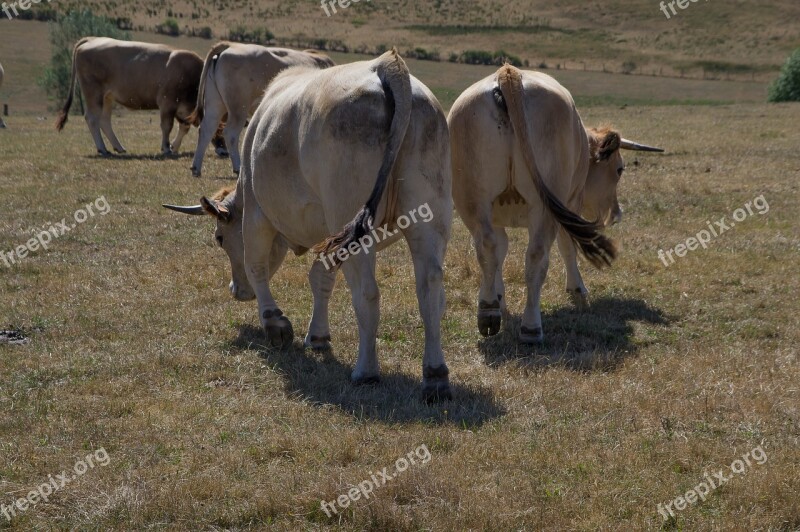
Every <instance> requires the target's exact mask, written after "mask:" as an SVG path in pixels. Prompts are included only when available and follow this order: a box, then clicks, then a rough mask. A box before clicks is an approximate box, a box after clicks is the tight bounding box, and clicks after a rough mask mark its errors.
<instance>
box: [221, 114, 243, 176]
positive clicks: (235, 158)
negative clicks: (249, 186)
mask: <svg viewBox="0 0 800 532" xmlns="http://www.w3.org/2000/svg"><path fill="white" fill-rule="evenodd" d="M228 118H229V120H228V123H227V124H225V130H224V131H223V132H222V135H223V136H224V137H225V144H226V145H227V147H228V153H229V154H230V157H231V164H232V165H233V173H234V174H236V175H239V168H241V166H242V160H241V157H240V156H239V135H240V134H241V133H242V129H244V123H245V121H246V118H242V117H239V116H236V115H234V114H233V113H228Z"/></svg>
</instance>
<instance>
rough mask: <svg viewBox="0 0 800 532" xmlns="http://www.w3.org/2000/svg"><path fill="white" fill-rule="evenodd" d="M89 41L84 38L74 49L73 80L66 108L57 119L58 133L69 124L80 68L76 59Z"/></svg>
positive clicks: (63, 108) (62, 109) (71, 80)
mask: <svg viewBox="0 0 800 532" xmlns="http://www.w3.org/2000/svg"><path fill="white" fill-rule="evenodd" d="M88 40H89V37H84V38H83V39H81V40H79V41H78V42H76V43H75V46H74V47H73V48H72V78H71V79H70V81H69V93H68V94H67V101H66V103H65V104H64V107H62V108H61V111H59V112H58V117H57V118H56V129H57V130H58V131H61V130H62V129H64V125H66V123H67V119H68V118H69V108H70V107H72V98H73V97H74V96H75V78H76V76H77V68H78V67H77V64H76V62H75V58H76V57H77V55H78V48H79V47H80V46H81V45H83V44H85V43H86V42H87V41H88Z"/></svg>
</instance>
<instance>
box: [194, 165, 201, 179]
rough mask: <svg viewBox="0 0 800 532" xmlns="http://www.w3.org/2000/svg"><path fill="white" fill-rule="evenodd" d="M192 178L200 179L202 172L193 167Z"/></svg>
mask: <svg viewBox="0 0 800 532" xmlns="http://www.w3.org/2000/svg"><path fill="white" fill-rule="evenodd" d="M192 177H200V170H198V169H197V168H195V167H194V166H192Z"/></svg>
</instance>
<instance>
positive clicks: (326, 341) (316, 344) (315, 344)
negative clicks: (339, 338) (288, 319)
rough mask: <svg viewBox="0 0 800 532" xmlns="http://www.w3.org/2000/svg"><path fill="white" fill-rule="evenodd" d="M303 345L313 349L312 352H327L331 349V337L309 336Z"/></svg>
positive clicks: (327, 335)
mask: <svg viewBox="0 0 800 532" xmlns="http://www.w3.org/2000/svg"><path fill="white" fill-rule="evenodd" d="M303 345H304V346H306V347H308V348H311V349H313V350H314V351H328V350H330V348H331V335H329V334H326V335H325V336H311V335H310V334H307V335H306V338H305V340H304V341H303Z"/></svg>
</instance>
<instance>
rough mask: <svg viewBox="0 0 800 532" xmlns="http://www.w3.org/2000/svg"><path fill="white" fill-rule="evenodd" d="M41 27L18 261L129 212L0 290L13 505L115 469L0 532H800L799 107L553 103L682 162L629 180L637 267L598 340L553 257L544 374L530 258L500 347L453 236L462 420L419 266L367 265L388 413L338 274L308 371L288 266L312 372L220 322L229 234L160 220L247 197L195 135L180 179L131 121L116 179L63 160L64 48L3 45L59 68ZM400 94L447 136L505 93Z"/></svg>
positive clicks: (518, 259) (22, 119)
mask: <svg viewBox="0 0 800 532" xmlns="http://www.w3.org/2000/svg"><path fill="white" fill-rule="evenodd" d="M696 7H697V8H698V9H700V8H702V7H705V6H696ZM654 9H655V8H654ZM43 27H44V25H41V24H38V23H32V22H24V21H17V22H15V23H14V24H3V25H2V29H3V32H4V33H3V34H2V35H0V45H2V51H3V54H2V56H0V60H2V62H3V64H4V66H5V69H6V76H7V80H6V83H7V85H6V86H4V87H3V88H2V89H0V91H2V98H3V99H5V98H6V95H7V94H11V95H13V96H14V98H15V99H14V100H12V101H15V102H19V103H18V105H15V107H12V110H13V109H15V108H19V109H21V111H20V113H18V114H16V115H13V116H11V117H9V118H8V119H7V123H8V125H9V129H8V130H0V198H1V199H2V200H3V201H2V205H3V207H4V209H3V212H2V213H1V214H0V252H8V251H10V250H12V249H14V248H16V247H17V246H19V245H20V244H24V243H25V242H26V241H28V240H29V239H30V238H32V237H33V236H34V235H35V233H37V232H38V231H39V230H40V229H41V228H42V227H43V226H49V225H51V224H56V223H57V222H59V221H60V220H61V219H62V218H67V221H69V218H71V217H72V216H73V213H75V212H76V211H77V210H78V209H84V208H85V207H86V205H87V204H90V203H93V202H95V201H96V200H97V199H98V198H105V200H106V201H107V202H108V205H109V207H110V208H109V210H108V213H107V214H105V215H102V214H97V215H95V216H92V217H89V218H88V219H87V220H86V221H85V222H84V223H81V224H78V225H76V226H75V227H74V228H73V229H71V230H70V231H69V232H68V233H66V234H65V235H63V236H61V237H60V238H57V239H54V240H53V241H52V242H51V243H50V244H49V249H47V250H38V251H36V252H33V253H31V254H30V255H29V256H28V257H25V258H24V259H22V260H20V261H19V263H18V264H14V265H12V266H11V267H6V266H5V265H4V264H3V263H2V262H0V329H6V330H8V331H14V332H15V333H16V334H19V335H23V336H25V337H27V338H28V339H29V342H28V343H25V344H22V345H12V344H9V343H3V342H1V341H0V504H3V505H6V506H8V505H10V504H12V503H13V501H14V500H15V499H16V498H19V497H24V496H25V495H26V494H27V493H28V492H29V491H30V490H32V489H35V488H36V486H38V485H39V484H42V483H43V482H47V481H48V475H53V476H55V475H56V474H57V473H60V472H61V471H62V470H69V469H71V468H72V467H73V464H75V463H76V461H77V460H79V459H81V458H83V457H85V456H86V455H87V454H88V453H90V452H92V451H93V450H96V449H98V448H101V447H102V448H104V449H105V450H106V451H107V453H108V456H109V458H110V460H109V462H108V465H107V466H103V467H95V468H92V469H90V470H88V471H86V472H85V474H83V475H82V476H80V477H79V478H75V480H73V481H72V482H71V483H69V484H68V485H66V486H64V487H63V488H62V489H60V490H58V491H57V492H56V493H54V494H53V495H52V496H51V497H50V498H49V500H48V501H40V502H39V503H38V504H37V505H36V506H35V507H33V508H30V509H28V510H27V511H25V512H19V511H18V512H17V513H18V515H17V516H15V517H14V518H13V519H12V520H11V521H10V522H9V521H8V520H6V518H5V517H4V516H3V515H2V514H0V527H8V528H11V529H20V530H25V529H93V530H94V529H96V530H134V529H135V530H142V529H164V530H167V529H168V530H173V529H174V530H249V529H253V530H260V529H264V530H314V529H332V530H409V531H411V530H533V529H548V530H563V529H569V530H594V529H611V530H618V529H634V530H638V529H659V528H661V527H663V528H665V529H680V530H696V529H715V530H728V529H761V530H786V531H789V530H797V529H800V497H798V493H800V388H799V386H800V368H799V366H798V351H797V346H798V345H800V333H799V332H798V326H799V325H800V320H799V319H798V315H799V313H800V303H798V298H797V293H798V291H799V290H800V281H799V278H798V274H797V273H798V266H797V265H798V259H799V258H800V236H799V234H800V233H799V232H798V228H799V227H800V222H798V218H799V217H800V206H799V205H798V200H797V199H798V192H800V191H799V190H798V187H799V186H800V185H799V184H798V183H800V181H798V177H799V176H800V154H798V151H797V147H798V144H800V132H798V129H797V123H798V122H799V121H800V106H798V105H791V104H781V105H767V104H764V103H757V102H758V101H763V93H764V84H763V83H747V82H725V81H697V80H680V79H670V80H666V81H665V80H662V79H656V78H653V79H652V83H653V87H648V86H647V85H645V84H646V83H650V82H651V81H650V78H646V77H642V78H638V77H631V76H622V75H609V74H600V73H585V74H583V73H563V75H564V76H571V77H564V78H562V77H560V76H562V73H560V72H559V73H556V75H557V76H559V79H561V80H562V82H563V83H564V84H565V86H566V87H567V88H568V89H570V90H571V91H572V92H573V94H575V95H576V98H577V100H578V103H579V110H580V111H581V115H582V118H583V120H584V122H585V123H586V124H587V125H598V124H613V125H614V126H615V127H616V128H618V129H619V131H620V132H621V133H622V134H623V135H624V136H626V137H629V138H632V139H636V140H639V141H642V142H647V143H650V144H656V145H659V146H662V147H664V148H666V150H667V153H665V154H639V155H637V154H635V153H631V152H626V153H623V155H624V156H625V158H626V161H627V170H626V172H625V175H624V177H623V178H622V182H621V187H620V199H621V204H622V207H623V209H624V212H625V214H624V217H623V220H622V222H621V224H619V225H617V226H615V227H613V228H612V229H611V230H610V231H609V233H610V234H611V236H613V237H614V238H617V239H618V240H619V241H620V242H621V244H622V246H623V251H622V253H621V256H620V258H619V259H618V260H617V262H616V263H615V264H614V266H613V267H612V268H610V269H607V270H604V271H596V270H592V269H591V267H590V266H589V265H588V264H587V263H586V262H585V261H582V262H581V268H582V273H583V275H584V280H585V282H586V284H587V287H588V288H589V290H590V299H591V308H590V309H589V310H588V311H587V312H585V313H579V312H577V311H576V310H575V309H574V308H573V306H572V304H571V303H570V302H569V298H568V296H567V294H566V293H565V292H564V268H563V264H562V262H561V259H560V258H559V257H558V254H557V252H556V250H555V248H554V250H553V251H554V253H553V255H552V258H551V266H550V271H549V274H548V278H547V282H546V284H545V288H544V291H543V295H542V310H543V325H544V330H545V343H544V345H543V346H541V347H525V346H522V345H519V343H518V342H517V341H516V338H517V337H518V335H519V323H520V313H521V311H522V308H523V304H524V298H525V282H524V256H523V250H524V248H525V244H526V242H527V235H526V234H525V233H524V232H523V231H521V230H511V231H509V236H510V239H511V246H510V249H511V250H510V253H509V257H508V259H507V261H506V264H505V279H506V289H507V300H508V305H509V310H510V319H509V320H508V321H507V322H506V324H505V326H504V330H502V331H501V333H500V334H499V335H498V336H495V337H492V338H488V339H485V338H482V337H481V336H480V335H479V333H478V330H477V327H476V320H475V314H476V299H477V287H478V277H479V268H478V264H477V261H476V258H475V252H474V249H473V248H472V243H471V240H470V238H469V234H468V233H467V231H466V229H465V228H464V226H463V224H462V223H461V222H460V220H458V219H457V218H456V219H455V221H454V225H453V234H452V239H451V241H450V244H449V247H448V253H447V257H446V268H445V289H446V294H447V304H448V307H447V312H446V314H445V318H444V321H443V345H444V348H445V353H446V357H447V363H448V365H449V368H450V371H451V382H452V385H453V392H454V399H453V400H452V401H449V402H444V403H440V404H435V405H426V404H424V403H423V402H421V401H420V400H419V388H420V386H419V380H420V377H421V375H420V373H421V372H420V366H421V354H422V344H423V331H422V323H421V320H420V317H419V312H418V309H417V302H416V297H415V294H414V290H413V286H414V281H413V272H412V267H411V262H410V259H409V254H408V252H407V248H406V246H405V244H404V243H400V244H397V245H395V246H393V247H391V248H389V249H387V250H386V251H384V252H383V253H382V255H381V256H380V257H379V259H378V267H377V275H378V283H379V285H380V288H381V325H380V330H379V337H378V349H379V358H380V362H381V365H382V373H383V379H382V381H381V383H380V384H378V385H374V386H364V387H353V386H352V385H351V384H350V382H349V373H350V369H351V368H352V366H353V364H354V362H355V356H356V353H357V345H358V338H357V328H356V325H355V316H354V312H353V310H352V306H351V303H350V295H349V292H348V290H347V287H346V283H345V282H344V280H343V278H342V275H341V274H339V277H338V280H337V287H336V289H335V291H334V294H333V298H332V301H331V315H330V319H331V329H332V332H333V339H332V343H333V350H332V352H330V353H316V352H313V351H310V350H304V349H303V348H302V342H301V341H300V339H299V338H298V337H302V335H304V334H305V330H306V327H307V324H308V320H309V319H310V313H311V308H312V305H311V293H310V290H309V287H308V282H307V277H306V275H307V271H308V268H309V266H310V264H311V261H312V257H311V256H310V255H304V256H302V257H295V256H293V255H291V254H290V255H289V257H288V258H287V261H286V262H285V263H284V266H283V268H282V269H281V271H280V272H279V273H278V274H277V276H276V277H275V279H274V280H273V284H272V289H273V292H274V294H275V297H276V300H277V301H278V302H279V304H280V306H281V308H282V310H283V311H284V313H285V314H286V315H287V316H289V317H290V318H291V319H292V321H293V323H294V325H295V333H296V338H295V345H294V347H293V348H292V349H291V350H289V351H288V352H278V351H273V350H270V349H267V348H266V347H265V346H264V339H263V333H262V331H261V329H260V327H259V323H258V315H257V312H256V304H255V302H249V303H238V302H235V301H233V300H232V299H231V297H230V295H229V293H228V289H227V284H228V281H229V279H230V270H229V263H228V260H227V258H226V257H225V255H224V253H223V252H222V251H221V250H220V249H218V247H217V246H216V245H215V243H214V241H213V239H212V227H213V226H212V223H211V221H210V220H208V219H204V218H200V219H198V218H195V217H191V218H190V217H186V216H181V215H178V214H176V213H172V212H169V211H166V210H164V209H162V208H161V204H162V203H165V202H168V203H194V202H196V200H198V199H199V197H200V196H201V195H203V194H210V193H213V192H214V191H215V190H216V189H218V188H220V187H221V186H225V185H230V184H232V183H233V181H232V180H231V175H230V166H229V161H228V160H220V159H216V158H215V157H212V156H211V155H208V156H207V160H206V163H205V164H206V167H205V170H204V177H203V178H201V179H194V178H192V177H191V176H190V172H189V166H190V164H191V151H192V149H193V147H194V143H195V142H196V139H197V132H196V130H194V129H193V131H192V132H191V133H190V134H189V136H188V137H187V139H186V140H185V141H184V146H183V150H182V153H181V154H179V156H177V157H171V158H163V157H161V156H156V153H157V152H158V145H159V135H160V133H159V130H158V118H157V115H156V114H154V113H148V112H142V113H130V112H120V113H115V118H114V127H115V130H116V132H117V134H118V136H119V137H120V140H121V141H122V142H123V143H124V144H125V145H126V147H127V149H128V153H127V154H124V155H120V156H114V157H110V158H100V157H97V156H96V155H95V149H94V147H93V145H92V142H91V138H90V136H89V133H88V131H87V128H86V125H85V123H84V122H83V120H82V118H81V117H79V116H76V115H73V116H72V117H71V118H70V122H69V123H68V124H67V126H66V128H65V130H64V132H62V133H61V134H57V133H56V132H55V130H54V129H53V113H52V112H48V111H46V110H45V105H46V103H45V100H44V98H43V96H42V97H40V98H37V97H35V96H36V95H37V94H38V92H37V91H38V90H39V89H38V88H35V87H33V85H32V84H33V80H34V79H35V75H36V74H35V71H34V67H33V66H32V65H35V64H37V63H41V62H44V61H46V59H47V57H48V55H49V52H47V47H46V46H45V45H43V44H42V41H41V40H39V41H37V42H38V44H37V45H36V46H32V47H31V48H30V50H28V51H27V53H28V54H29V55H27V56H24V55H23V54H22V52H23V50H18V49H19V48H20V42H19V40H16V39H14V40H12V39H11V38H10V37H7V35H10V34H7V33H5V31H6V29H8V30H9V31H11V30H12V28H13V31H20V32H22V31H27V32H30V33H28V35H38V36H39V37H40V38H44V39H46V37H45V35H46V34H45V33H44V30H43ZM37 32H38V33H37ZM135 37H136V38H139V39H142V40H150V41H158V40H159V39H164V37H156V36H152V35H146V34H137V35H135ZM182 39H184V40H185V41H186V42H189V41H191V42H192V44H191V46H196V47H198V48H199V47H200V46H201V44H202V45H208V44H209V43H208V41H200V40H190V39H186V38H182ZM45 44H46V42H45ZM12 46H13V47H14V50H15V51H16V50H18V51H19V53H16V52H15V53H14V54H10V53H8V52H9V51H10V50H11V47H12ZM198 51H200V50H198ZM201 53H202V52H201ZM6 54H8V56H6ZM332 55H333V57H334V58H335V59H336V60H337V61H342V60H346V59H348V58H347V57H344V56H338V55H336V54H332ZM349 58H350V59H353V58H354V57H352V56H351V57H349ZM409 66H410V68H411V71H412V73H413V74H415V75H417V76H418V77H420V78H421V79H422V81H424V82H425V83H427V84H428V85H429V86H430V87H432V88H433V89H434V91H435V92H436V94H437V96H439V97H440V98H441V99H442V101H443V103H444V105H445V106H449V104H450V103H451V102H452V101H453V99H454V98H455V96H457V94H458V93H459V92H460V91H461V90H463V88H464V87H466V86H467V85H468V84H469V83H471V82H472V81H475V80H477V79H479V78H481V77H483V76H485V75H486V74H487V73H488V72H489V71H491V70H493V69H492V68H489V67H487V68H483V67H469V66H465V65H448V64H438V63H431V62H424V63H423V62H417V61H410V62H409ZM15 69H17V70H19V71H21V72H25V74H23V78H22V79H24V80H25V82H24V83H20V82H19V81H15V80H13V79H12V73H13V72H14V71H15ZM665 84H666V85H665ZM25 91H29V92H28V93H26V92H25ZM26 94H28V96H26ZM40 96H41V95H40ZM762 195H763V197H764V199H765V201H766V202H767V203H768V206H769V210H768V212H766V213H765V214H761V215H760V214H757V213H756V214H754V215H752V216H748V217H747V218H746V219H745V220H744V221H742V222H741V223H739V222H737V223H736V225H735V227H732V228H731V229H730V230H728V231H726V232H725V233H724V234H720V235H719V236H718V237H716V238H714V239H713V240H712V241H711V242H710V244H709V245H708V249H702V248H700V249H697V250H694V251H691V252H689V253H688V254H687V255H686V256H685V257H683V258H677V259H676V261H675V263H674V264H672V265H670V266H668V267H667V266H665V265H664V264H663V263H662V261H661V260H660V259H659V256H658V251H659V250H660V249H664V250H666V249H669V248H673V247H675V246H676V245H677V244H680V243H682V242H685V241H686V239H687V238H689V237H692V236H694V235H695V234H696V233H698V231H700V230H703V229H706V227H707V223H708V222H709V221H715V220H719V219H720V218H722V217H726V218H728V219H729V220H730V219H731V218H732V216H733V214H732V213H734V211H735V210H736V209H738V208H740V207H743V206H744V205H745V204H746V203H747V202H752V200H753V199H754V198H756V197H760V196H762ZM421 445H425V446H426V447H427V449H429V451H430V460H429V461H427V463H425V464H419V463H418V464H416V465H411V466H410V467H409V468H408V470H406V471H405V472H403V473H402V474H398V475H397V477H396V478H393V479H392V480H389V481H387V482H386V484H385V485H383V486H381V487H379V488H376V489H375V491H374V493H373V494H372V495H371V497H370V498H369V500H363V499H361V500H358V501H355V502H352V503H350V505H349V507H348V508H347V509H341V508H340V509H339V513H338V515H334V516H333V517H328V515H326V513H325V512H324V511H323V510H322V509H321V506H320V502H321V501H323V500H324V501H332V500H334V499H336V498H337V497H339V496H340V495H342V494H346V493H348V491H349V490H350V489H351V488H353V487H354V486H357V485H358V484H359V483H360V482H362V481H364V480H366V479H369V478H370V475H371V474H373V473H376V472H378V471H381V470H382V469H383V468H388V469H389V470H390V471H391V470H392V469H393V468H394V464H395V461H396V460H397V459H398V458H400V457H403V456H406V455H407V454H408V453H409V452H412V451H414V450H415V449H418V448H419V447H420V446H421ZM757 446H762V448H763V450H764V452H765V453H766V456H767V457H768V459H767V460H766V461H765V462H764V463H763V464H756V463H755V462H753V464H752V465H750V466H748V467H747V468H746V470H745V471H744V472H743V473H742V474H737V475H733V478H732V480H730V482H728V483H726V484H724V485H722V486H721V487H719V488H718V489H715V490H714V491H712V492H711V493H709V494H708V495H707V497H706V498H705V500H703V501H698V502H697V503H695V504H691V505H689V506H688V507H687V508H685V509H684V510H682V511H676V512H675V513H676V517H671V518H670V519H668V520H666V521H665V520H664V519H663V517H662V516H661V515H660V514H659V510H658V507H657V505H658V504H666V503H669V502H670V501H672V500H673V499H675V498H676V497H679V496H681V495H683V494H684V493H686V492H687V490H689V489H691V488H693V487H694V486H696V485H697V484H698V483H700V482H702V481H703V480H704V474H705V473H709V475H710V474H711V472H715V471H718V470H723V469H726V470H727V469H728V467H729V465H730V464H731V463H732V462H734V461H735V460H737V459H739V458H741V457H742V456H743V455H745V454H746V453H747V452H749V451H750V450H751V449H754V448H756V447H757Z"/></svg>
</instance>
